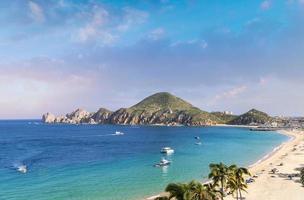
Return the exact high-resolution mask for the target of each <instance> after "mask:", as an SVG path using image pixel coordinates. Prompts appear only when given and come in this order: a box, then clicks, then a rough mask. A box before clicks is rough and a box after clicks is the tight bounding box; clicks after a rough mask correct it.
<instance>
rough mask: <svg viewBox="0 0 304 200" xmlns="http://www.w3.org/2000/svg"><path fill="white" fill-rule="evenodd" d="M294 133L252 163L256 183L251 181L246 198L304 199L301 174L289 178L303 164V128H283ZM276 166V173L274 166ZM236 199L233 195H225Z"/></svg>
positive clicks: (260, 199) (288, 133) (245, 194)
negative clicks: (295, 129)
mask: <svg viewBox="0 0 304 200" xmlns="http://www.w3.org/2000/svg"><path fill="white" fill-rule="evenodd" d="M280 133H281V134H285V135H288V136H291V139H290V140H289V141H288V142H285V143H284V144H282V145H281V146H280V147H278V148H276V150H274V151H273V152H272V153H270V154H269V155H268V156H267V157H265V158H263V159H262V160H261V161H258V162H257V163H256V164H254V165H252V166H251V167H250V172H251V174H252V175H257V178H255V181H254V182H253V183H249V185H248V190H247V193H244V194H243V196H244V197H245V199H247V200H262V199H263V200H286V199H289V200H300V199H301V200H302V199H303V198H304V197H303V195H304V187H302V186H301V184H300V183H299V178H298V177H293V178H292V179H291V180H290V179H289V177H288V175H289V174H297V173H299V171H298V168H300V167H304V131H285V130H284V131H280ZM273 168H277V170H278V171H277V172H276V173H275V174H273V173H271V172H270V171H271V169H273ZM225 199H227V200H230V199H234V198H233V197H232V196H229V197H227V198H225Z"/></svg>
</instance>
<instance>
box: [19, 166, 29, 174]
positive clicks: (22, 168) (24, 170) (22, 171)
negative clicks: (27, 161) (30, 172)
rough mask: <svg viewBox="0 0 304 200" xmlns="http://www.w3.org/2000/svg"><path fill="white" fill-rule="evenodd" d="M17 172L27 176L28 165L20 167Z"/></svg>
mask: <svg viewBox="0 0 304 200" xmlns="http://www.w3.org/2000/svg"><path fill="white" fill-rule="evenodd" d="M17 171H18V172H21V173H23V174H25V173H26V172H27V167H26V165H20V166H19V167H18V168H17Z"/></svg>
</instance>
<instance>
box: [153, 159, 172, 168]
mask: <svg viewBox="0 0 304 200" xmlns="http://www.w3.org/2000/svg"><path fill="white" fill-rule="evenodd" d="M170 164H171V162H170V161H169V160H166V159H164V158H162V159H161V161H160V162H159V163H157V164H155V165H154V167H164V166H168V165H170Z"/></svg>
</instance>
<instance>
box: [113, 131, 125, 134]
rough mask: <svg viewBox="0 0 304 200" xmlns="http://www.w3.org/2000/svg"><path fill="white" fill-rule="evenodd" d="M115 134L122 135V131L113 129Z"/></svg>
mask: <svg viewBox="0 0 304 200" xmlns="http://www.w3.org/2000/svg"><path fill="white" fill-rule="evenodd" d="M115 135H124V133H123V132H120V131H115Z"/></svg>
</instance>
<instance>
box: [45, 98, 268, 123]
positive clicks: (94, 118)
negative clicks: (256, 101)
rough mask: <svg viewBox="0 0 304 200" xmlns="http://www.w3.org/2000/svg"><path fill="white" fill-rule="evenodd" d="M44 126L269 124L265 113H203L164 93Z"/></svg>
mask: <svg viewBox="0 0 304 200" xmlns="http://www.w3.org/2000/svg"><path fill="white" fill-rule="evenodd" d="M42 121H43V122H45V123H69V124H82V123H86V124H124V125H167V126H178V125H184V126H209V125H216V124H236V125H238V124H239V125H250V124H253V123H256V124H265V123H268V122H271V121H272V117H270V116H268V115H267V114H266V113H263V112H260V111H258V110H255V109H252V110H250V111H249V112H247V113H245V114H244V115H240V116H236V115H230V114H225V113H220V112H214V113H209V112H206V111H203V110H201V109H199V108H197V107H194V106H193V105H192V104H190V103H188V102H187V101H185V100H183V99H181V98H179V97H176V96H174V95H172V94H170V93H167V92H160V93H156V94H153V95H151V96H149V97H147V98H145V99H144V100H142V101H140V102H139V103H137V104H135V105H134V106H131V107H129V108H120V109H118V110H117V111H114V112H112V111H110V110H108V109H105V108H100V109H99V110H98V111H96V112H92V113H91V112H88V111H86V110H84V109H77V110H75V111H74V112H71V113H69V114H66V115H65V116H58V117H56V116H55V115H53V114H51V113H46V114H44V115H43V116H42Z"/></svg>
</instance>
